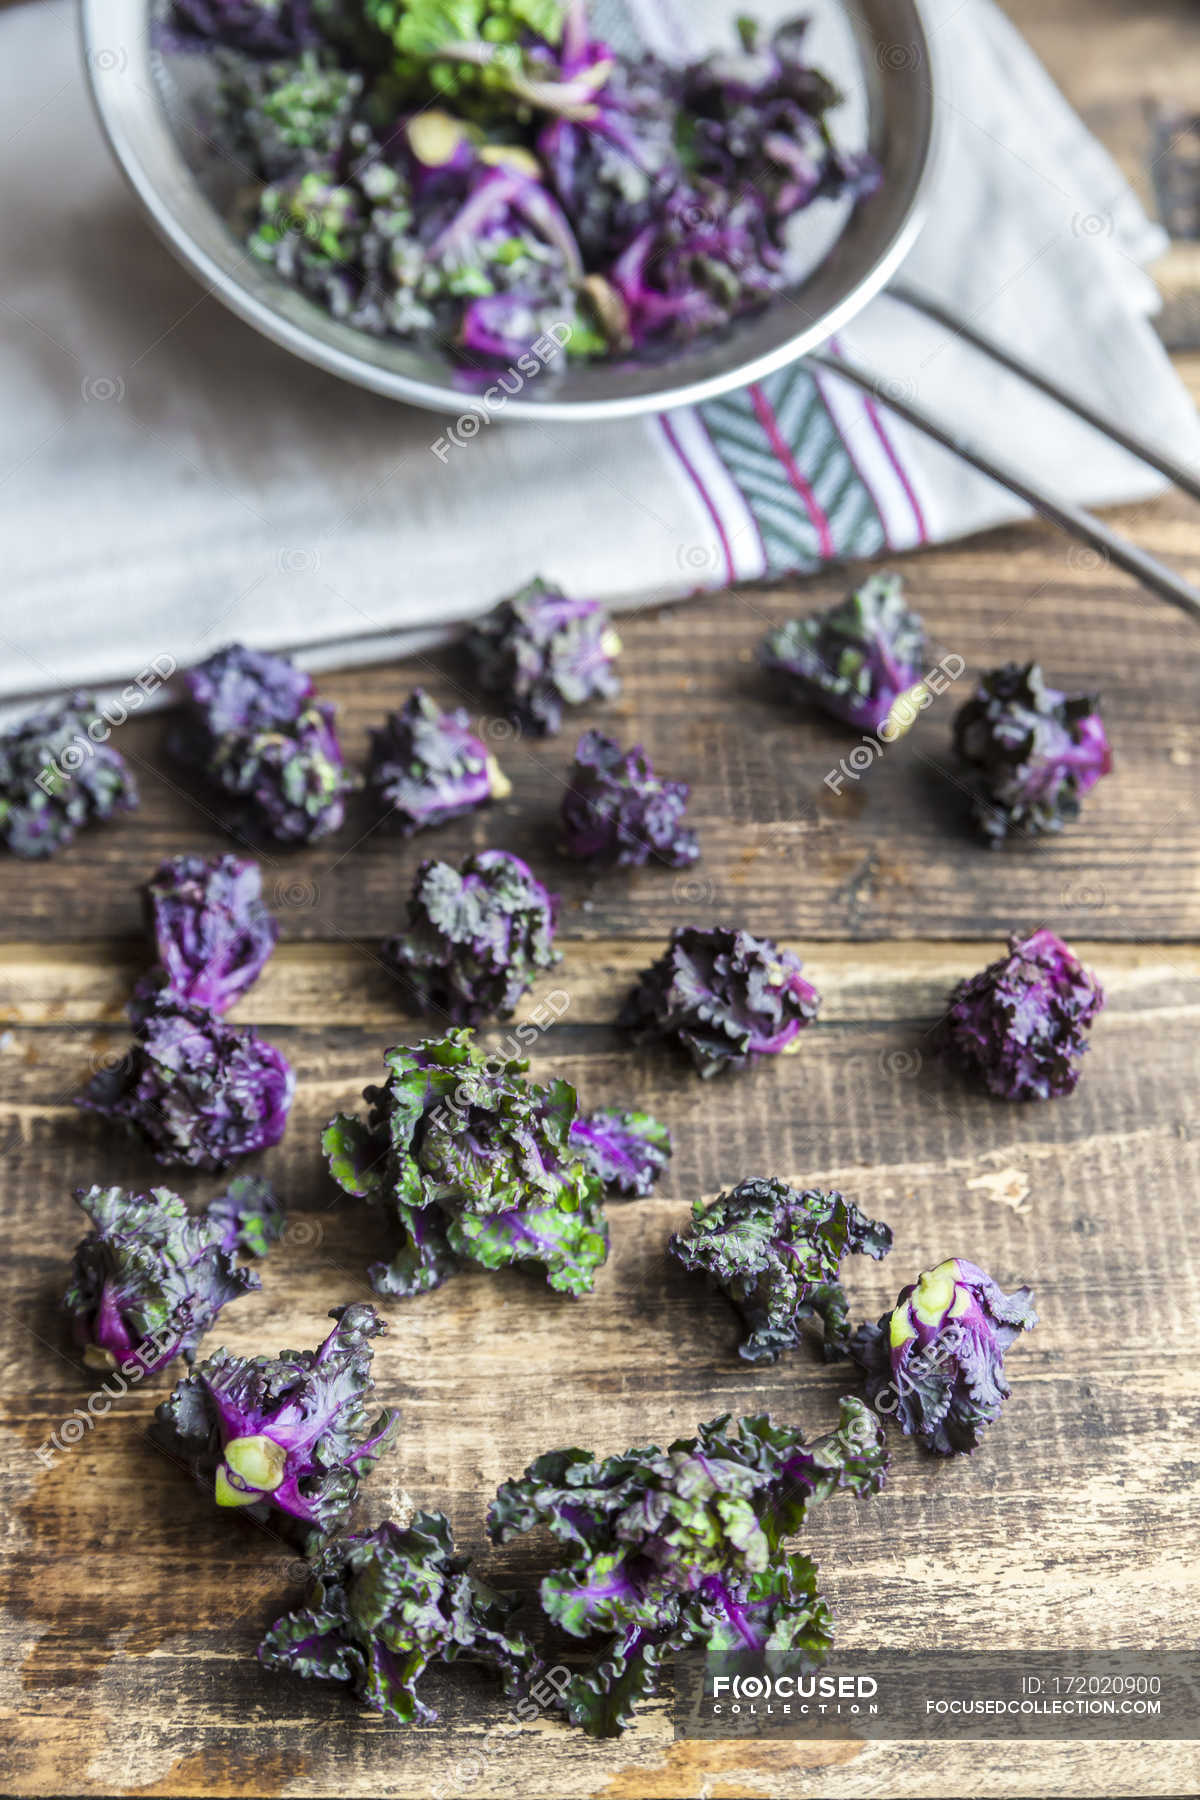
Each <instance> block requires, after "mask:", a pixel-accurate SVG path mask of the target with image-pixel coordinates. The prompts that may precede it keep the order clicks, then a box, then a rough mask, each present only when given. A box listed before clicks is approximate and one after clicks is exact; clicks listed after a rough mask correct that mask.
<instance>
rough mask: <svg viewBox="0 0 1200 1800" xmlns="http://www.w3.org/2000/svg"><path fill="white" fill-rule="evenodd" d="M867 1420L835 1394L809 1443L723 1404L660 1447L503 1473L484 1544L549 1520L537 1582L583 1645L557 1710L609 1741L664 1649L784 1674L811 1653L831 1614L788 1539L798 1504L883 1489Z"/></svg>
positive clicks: (822, 1646)
mask: <svg viewBox="0 0 1200 1800" xmlns="http://www.w3.org/2000/svg"><path fill="white" fill-rule="evenodd" d="M886 1468H887V1453H886V1449H885V1446H884V1441H883V1431H882V1428H881V1427H880V1424H879V1421H878V1419H876V1418H875V1417H874V1415H873V1414H872V1413H870V1412H869V1411H868V1410H867V1408H866V1407H865V1406H864V1405H863V1404H862V1402H861V1401H860V1400H855V1399H849V1398H847V1399H843V1401H842V1403H841V1422H840V1426H839V1429H838V1430H837V1431H836V1432H834V1433H832V1434H831V1435H830V1436H828V1437H825V1438H820V1439H818V1440H817V1441H816V1442H815V1443H813V1444H811V1445H805V1444H804V1442H803V1441H802V1439H801V1436H800V1434H799V1432H796V1431H792V1430H789V1429H788V1428H787V1427H786V1426H781V1425H774V1424H772V1422H771V1420H770V1419H769V1418H749V1419H740V1420H739V1421H738V1422H737V1423H736V1424H735V1425H733V1426H732V1427H731V1426H730V1423H729V1415H728V1414H726V1415H725V1416H724V1417H723V1418H719V1419H713V1420H712V1421H710V1423H709V1424H707V1425H701V1426H700V1428H699V1431H698V1433H697V1435H696V1436H695V1437H693V1438H679V1439H677V1440H676V1441H675V1442H674V1443H673V1444H671V1445H669V1446H668V1448H667V1449H666V1450H665V1451H663V1450H660V1449H659V1448H658V1447H657V1446H656V1445H653V1444H651V1445H648V1446H647V1447H645V1448H641V1449H633V1450H628V1451H626V1453H625V1455H624V1456H611V1457H608V1458H607V1459H605V1460H603V1461H601V1460H599V1459H598V1458H596V1457H595V1456H593V1455H592V1454H591V1453H590V1452H589V1451H586V1450H558V1451H551V1452H550V1453H549V1454H547V1455H545V1456H540V1457H539V1458H538V1459H537V1461H536V1462H534V1463H532V1464H530V1466H529V1468H528V1469H527V1470H526V1471H525V1475H524V1477H523V1479H521V1480H517V1481H507V1482H505V1483H504V1484H503V1485H502V1486H501V1487H500V1488H499V1489H498V1491H497V1494H496V1500H495V1502H494V1504H493V1506H492V1509H491V1512H490V1514H489V1515H488V1530H489V1532H490V1534H491V1536H492V1539H493V1541H494V1542H496V1543H507V1542H509V1541H510V1539H512V1538H514V1537H516V1536H518V1535H520V1534H522V1533H524V1532H527V1531H532V1530H533V1529H534V1528H535V1527H537V1526H540V1525H546V1526H548V1527H549V1529H550V1532H551V1535H552V1536H553V1538H554V1539H555V1542H556V1544H557V1546H558V1555H557V1561H556V1565H555V1567H554V1569H553V1571H552V1572H551V1573H550V1574H549V1575H547V1576H546V1577H545V1578H544V1580H543V1581H542V1584H541V1590H540V1592H541V1602H542V1609H543V1611H544V1612H545V1614H546V1616H547V1618H549V1619H550V1620H551V1621H552V1622H553V1623H554V1624H555V1625H557V1626H559V1627H560V1628H561V1629H562V1630H563V1631H565V1632H567V1633H568V1634H569V1635H570V1636H571V1637H574V1638H579V1639H581V1640H583V1641H584V1642H586V1643H587V1644H588V1646H589V1647H590V1649H591V1651H592V1660H591V1661H590V1663H589V1664H588V1665H587V1666H586V1667H585V1668H583V1669H581V1670H579V1671H578V1672H577V1673H576V1674H574V1675H573V1676H572V1677H571V1680H570V1682H569V1683H568V1684H567V1686H566V1689H565V1692H564V1695H563V1705H564V1709H565V1711H566V1713H567V1715H568V1717H569V1718H570V1719H571V1721H572V1723H573V1724H576V1725H581V1726H582V1727H583V1729H584V1730H585V1731H586V1732H588V1733H589V1734H590V1735H591V1736H593V1737H615V1736H617V1735H618V1734H619V1733H620V1732H621V1731H622V1730H624V1728H625V1727H626V1726H627V1725H628V1724H630V1723H631V1722H632V1720H633V1717H634V1711H635V1707H636V1705H637V1702H638V1701H639V1700H644V1699H647V1698H649V1697H650V1696H651V1695H653V1693H654V1692H655V1688H656V1685H657V1679H658V1673H659V1669H660V1666H661V1664H662V1663H663V1661H664V1659H666V1658H667V1657H669V1656H670V1655H672V1654H673V1653H675V1652H677V1651H680V1650H683V1649H685V1648H687V1647H689V1646H695V1647H696V1648H697V1649H699V1650H701V1651H702V1652H703V1653H704V1654H705V1656H706V1658H707V1659H708V1661H709V1663H710V1665H712V1664H716V1665H718V1666H719V1667H721V1669H722V1670H723V1672H741V1671H744V1672H746V1673H755V1674H759V1673H762V1672H763V1671H764V1670H766V1671H769V1672H770V1673H772V1674H775V1675H779V1674H784V1673H796V1672H800V1671H805V1670H808V1669H811V1668H812V1667H813V1666H814V1665H815V1664H817V1663H819V1662H821V1661H822V1659H823V1658H824V1656H825V1654H826V1651H827V1650H828V1648H829V1645H830V1642H831V1640H832V1622H831V1619H830V1614H829V1609H828V1607H827V1606H826V1604H825V1602H824V1601H823V1600H822V1599H821V1598H820V1596H819V1595H818V1592H817V1571H816V1568H815V1566H814V1564H813V1563H812V1561H811V1559H810V1558H809V1557H807V1556H805V1555H803V1554H802V1553H800V1552H798V1551H794V1550H793V1551H787V1550H785V1549H784V1547H783V1545H784V1541H785V1540H786V1539H787V1538H790V1537H793V1536H794V1535H795V1533H796V1532H797V1531H799V1529H800V1527H801V1525H802V1524H803V1523H804V1518H805V1514H806V1512H807V1510H808V1507H809V1504H810V1503H811V1502H812V1501H814V1500H823V1499H826V1498H827V1497H828V1496H829V1495H830V1494H832V1493H834V1492H836V1491H837V1490H838V1489H846V1490H847V1491H848V1492H850V1493H851V1494H854V1495H855V1496H857V1497H860V1498H862V1497H866V1496H867V1495H870V1494H875V1493H877V1492H878V1491H879V1489H880V1487H881V1486H882V1485H883V1481H884V1476H885V1473H886Z"/></svg>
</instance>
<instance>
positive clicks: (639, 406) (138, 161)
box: [79, 0, 944, 424]
mask: <svg viewBox="0 0 1200 1800" xmlns="http://www.w3.org/2000/svg"><path fill="white" fill-rule="evenodd" d="M832 3H833V4H835V5H838V6H839V9H840V10H841V11H842V12H843V13H844V14H846V15H847V16H848V18H849V19H850V22H851V24H852V26H853V28H854V31H855V36H856V39H857V40H858V41H859V43H860V47H865V46H864V38H865V36H866V35H869V26H868V22H867V20H866V18H865V14H864V11H863V8H862V6H861V5H860V6H846V5H843V4H842V0H832ZM877 3H878V0H877ZM867 4H868V6H869V4H870V0H867ZM896 4H897V0H884V10H887V11H890V12H892V13H893V14H894V11H895V7H896ZM899 4H900V5H901V6H902V7H903V9H904V11H905V12H906V13H907V14H908V18H907V20H905V21H904V22H903V23H902V24H901V25H900V26H899V27H898V31H897V32H894V33H893V35H892V38H891V41H890V43H889V44H885V43H884V42H883V40H882V39H879V40H878V41H877V44H876V63H877V68H878V69H879V70H881V71H883V72H884V74H885V77H886V79H888V80H889V81H891V82H893V83H895V81H896V80H897V78H899V79H900V80H901V81H906V82H907V86H908V88H909V90H910V92H911V93H912V94H913V95H914V96H917V97H918V98H919V101H920V104H919V106H918V118H917V120H916V128H917V129H916V143H915V149H914V153H913V155H912V157H911V159H910V161H909V164H908V167H907V169H906V171H905V181H906V185H907V190H908V191H907V196H906V198H904V200H903V203H902V204H901V205H900V206H899V208H898V209H897V210H896V212H895V216H894V218H890V219H889V220H888V223H887V226H886V229H885V230H884V232H883V234H882V241H881V244H880V246H879V249H878V251H877V253H876V255H875V256H874V259H873V260H872V261H871V262H870V264H869V266H868V267H867V268H866V269H865V270H864V271H863V272H862V273H861V274H860V275H859V276H858V278H857V279H856V280H854V281H853V282H852V283H850V284H849V285H847V286H846V287H845V289H844V291H843V292H842V293H841V295H840V296H839V297H838V298H837V299H836V300H834V301H833V302H832V303H831V304H828V305H826V306H825V307H824V308H823V309H822V310H821V311H820V312H818V313H817V314H815V315H814V316H813V317H812V318H811V320H809V321H808V322H807V323H806V324H804V325H802V326H801V327H800V328H799V329H798V330H796V331H795V332H793V333H791V334H789V335H786V336H785V337H784V338H783V339H782V340H781V341H779V342H778V343H775V344H773V345H771V346H770V347H769V348H767V349H765V350H763V351H762V352H760V353H759V354H757V355H750V356H746V357H744V358H740V359H739V358H737V357H736V356H732V357H730V358H729V359H728V361H727V362H725V363H724V365H723V366H722V367H720V368H717V369H715V370H714V371H713V372H712V373H711V374H708V375H704V376H700V377H698V378H692V379H686V378H685V379H681V380H674V381H673V380H672V379H671V378H670V364H669V363H664V364H663V365H662V376H663V385H662V386H661V387H660V388H646V389H644V390H640V391H638V392H636V393H631V394H614V395H610V396H607V397H602V398H575V399H556V398H554V397H553V396H551V395H548V396H547V397H546V398H544V399H522V398H521V397H520V396H519V395H517V396H513V395H511V394H510V393H509V392H508V391H507V390H501V392H502V398H501V400H500V403H499V404H500V406H502V408H503V414H504V417H505V419H512V420H518V419H525V420H540V421H542V422H543V423H547V424H551V423H572V422H575V421H584V420H617V419H630V418H636V417H644V416H646V415H649V414H654V413H661V412H667V411H672V410H674V409H675V408H678V407H684V406H694V405H697V404H699V403H700V402H702V401H706V400H712V399H716V398H718V397H719V396H721V395H722V394H727V393H729V392H731V391H733V390H735V389H738V388H742V387H746V386H749V385H750V384H752V383H754V382H758V381H762V380H763V379H764V378H766V377H767V376H770V375H773V374H775V373H777V372H778V371H779V370H781V369H784V368H787V367H789V366H790V365H791V364H793V363H795V362H797V361H799V360H801V359H802V358H803V357H804V356H805V355H807V354H808V353H809V352H810V351H813V350H816V349H818V348H819V347H820V346H821V345H823V344H826V343H827V342H828V341H829V339H830V338H831V337H833V336H835V335H836V334H837V332H839V331H840V330H842V329H843V328H844V327H845V326H846V325H848V324H849V322H850V321H851V320H852V319H853V318H854V317H855V316H856V315H857V314H858V313H859V312H861V311H862V310H863V308H864V307H865V306H867V305H868V304H869V302H870V301H871V300H873V299H874V298H875V297H876V296H877V295H878V294H880V293H881V292H882V291H883V289H884V288H885V287H886V286H887V284H888V282H889V281H890V280H891V279H892V277H893V276H894V275H895V274H896V273H897V272H898V270H899V269H900V267H901V266H902V264H903V263H904V262H905V261H906V259H907V257H908V255H909V253H910V251H911V250H912V248H913V246H914V244H915V243H916V241H917V238H918V237H919V235H920V233H921V231H922V229H923V228H924V226H925V223H926V221H927V218H928V214H929V200H930V190H931V186H932V181H933V177H934V174H935V171H936V168H937V166H938V163H939V160H940V154H941V149H942V146H943V142H944V131H943V120H942V116H941V110H940V108H939V106H938V104H937V101H938V96H939V95H940V93H941V91H942V77H941V72H940V55H941V53H940V51H939V50H938V47H937V43H936V34H934V33H933V32H931V31H930V30H929V28H928V24H927V20H926V15H925V13H924V10H923V8H924V4H925V0H899ZM872 10H873V9H872ZM150 15H151V0H81V6H80V11H79V19H80V32H81V37H82V46H83V58H84V67H85V69H86V72H87V77H88V84H89V87H90V91H91V95H92V101H93V105H94V108H95V111H96V114H97V117H98V119H99V122H100V125H101V128H102V130H103V133H104V135H105V137H106V139H107V141H108V144H109V147H110V149H111V151H112V153H113V155H114V157H115V159H116V161H117V164H118V166H119V167H120V169H121V171H122V173H123V174H124V176H125V179H126V181H127V183H128V184H129V186H130V187H131V188H132V190H133V193H134V195H135V196H136V198H137V199H138V201H139V202H140V204H141V206H142V208H143V210H144V212H145V213H146V215H147V217H148V219H149V221H150V223H151V224H152V225H153V226H154V228H155V230H156V231H157V233H158V235H159V236H160V238H161V239H162V240H163V241H164V243H165V244H166V245H167V247H168V248H169V249H170V250H171V251H172V252H173V254H174V255H175V256H176V258H177V259H178V260H179V261H180V262H181V263H182V264H183V265H184V267H185V268H187V269H189V270H190V272H191V273H192V274H193V275H194V276H195V277H197V278H198V280H199V281H200V282H201V283H202V285H203V286H205V287H206V288H207V289H208V291H209V293H210V294H211V295H212V296H213V297H214V298H216V299H218V300H220V301H221V302H222V304H223V305H224V306H226V307H227V308H228V309H229V310H230V311H231V312H233V313H234V314H236V315H237V316H238V317H239V318H241V319H242V320H243V321H244V322H245V323H246V324H248V325H250V326H251V327H252V328H253V329H254V330H256V331H258V332H259V333H261V335H263V336H264V337H266V338H269V339H270V340H272V341H273V342H274V343H276V344H278V345H280V346H281V347H282V348H283V349H285V350H288V351H290V352H291V353H292V354H293V355H295V356H297V357H299V358H300V359H301V360H302V361H304V362H306V363H309V364H311V365H313V366H314V367H316V368H320V369H324V370H325V371H326V372H327V373H329V374H332V375H335V376H338V377H339V378H340V379H342V380H344V381H349V382H351V383H353V384H354V385H356V386H358V387H361V388H366V389H368V390H370V391H371V392H374V393H377V394H381V395H384V396H385V397H387V398H389V399H392V400H399V401H402V402H406V403H407V404H409V405H412V406H417V407H420V408H423V409H424V410H426V411H429V412H434V413H440V414H443V415H454V414H457V415H460V416H461V415H466V414H470V413H472V412H474V413H483V414H485V415H486V414H488V413H489V412H490V410H491V409H490V405H489V403H488V402H487V401H486V399H481V397H480V396H479V395H478V394H476V393H473V392H472V391H471V389H470V388H469V387H463V388H455V387H454V386H453V385H452V381H451V377H452V376H453V375H454V373H455V371H454V367H453V365H452V364H451V363H450V362H449V361H447V362H446V365H445V367H446V371H447V380H446V381H445V382H441V381H435V380H428V379H424V378H422V377H421V376H418V375H414V374H412V373H409V372H406V371H403V370H400V369H396V368H389V367H387V366H386V365H385V364H383V363H380V362H377V361H374V360H372V359H371V358H369V357H366V356H364V355H362V354H361V353H359V352H357V351H356V349H355V345H356V344H358V343H364V342H365V343H367V344H378V345H383V346H385V347H386V346H387V344H388V343H389V341H390V340H386V339H381V340H376V339H374V338H372V337H369V336H368V335H367V334H365V333H363V332H361V331H359V330H357V329H356V328H354V327H352V326H348V325H345V324H342V323H341V322H339V321H337V320H334V319H332V318H331V317H330V315H328V314H326V313H324V312H323V310H322V309H321V308H320V307H318V306H317V305H316V303H315V302H314V301H312V300H310V299H308V297H307V296H304V295H302V294H300V293H299V291H298V290H296V289H294V288H292V287H290V286H289V284H287V283H286V282H283V281H282V280H280V279H279V278H278V277H276V276H275V275H274V273H273V272H272V271H270V270H268V269H267V268H266V267H265V266H264V265H262V264H258V263H256V262H255V261H254V260H253V258H252V257H251V256H250V255H249V253H248V252H247V251H246V249H245V247H244V245H242V244H241V243H240V242H239V241H238V239H237V238H236V237H235V236H234V234H233V233H232V232H231V231H230V230H229V229H228V227H227V225H226V223H225V220H224V219H223V218H222V217H221V214H220V213H219V211H218V210H217V209H216V208H215V207H214V206H213V205H212V203H211V201H210V200H209V198H208V196H207V195H206V194H205V193H204V191H203V189H202V187H201V186H200V184H199V182H198V181H197V180H196V178H195V176H194V174H193V172H192V170H191V169H190V168H189V166H188V163H187V160H186V158H185V157H184V155H183V152H182V149H181V148H180V146H179V143H178V141H177V139H176V136H175V132H174V130H173V129H172V127H171V124H170V122H169V120H168V118H167V113H166V108H165V107H164V105H163V102H162V98H161V94H160V91H159V87H158V82H157V78H156V76H155V74H154V58H155V57H156V56H158V55H160V54H162V53H161V52H160V51H157V50H155V49H153V48H152V46H151V41H150ZM903 32H907V33H908V34H909V35H908V40H907V43H901V41H900V35H899V34H900V33H903ZM114 42H116V43H118V44H120V46H121V47H120V48H119V49H118V50H113V49H112V48H111V46H112V45H113V43H114ZM890 49H896V50H899V51H901V52H902V54H901V56H900V57H898V58H896V59H892V60H891V61H887V60H885V54H886V52H887V51H888V50H890ZM151 164H153V165H154V166H153V167H152V166H151ZM885 185H886V183H885ZM838 242H839V243H840V242H841V239H839V240H838ZM835 248H836V245H835ZM829 254H830V255H832V251H831V252H830V253H829ZM828 260H829V257H828V256H827V257H826V258H825V259H823V262H822V263H820V264H818V265H817V266H816V268H815V269H814V270H813V272H812V278H815V277H816V276H817V275H819V274H820V272H821V270H822V268H823V267H824V264H825V263H827V262H828ZM798 292H803V287H802V288H801V289H800V290H798ZM781 298H782V299H787V298H789V296H787V295H784V296H782V297H781ZM793 299H794V297H793ZM768 310H770V309H768ZM752 316H753V317H757V318H762V317H765V316H766V315H765V314H759V315H752ZM314 324H315V325H317V326H319V327H320V329H319V330H318V329H314ZM736 330H737V325H736V323H735V325H734V327H733V334H734V335H736ZM394 342H395V344H397V345H400V344H402V340H394ZM598 366H602V365H598ZM647 366H648V365H643V368H645V367H647ZM459 374H460V376H461V371H460V372H459ZM498 377H499V371H498V372H497V376H496V377H495V378H493V383H492V391H494V388H495V382H496V381H497V380H498Z"/></svg>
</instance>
